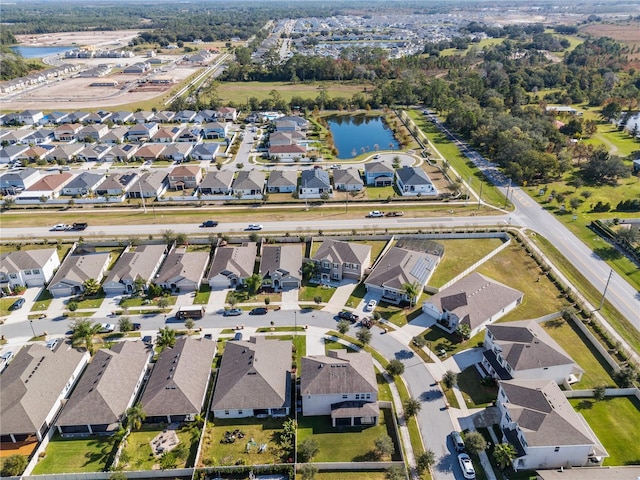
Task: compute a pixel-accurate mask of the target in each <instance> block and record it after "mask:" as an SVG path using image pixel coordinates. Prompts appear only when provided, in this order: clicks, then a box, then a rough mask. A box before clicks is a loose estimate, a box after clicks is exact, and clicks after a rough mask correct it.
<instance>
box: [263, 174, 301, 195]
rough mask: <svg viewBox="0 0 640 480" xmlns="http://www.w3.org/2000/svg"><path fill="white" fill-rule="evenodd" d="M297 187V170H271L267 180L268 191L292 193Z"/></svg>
mask: <svg viewBox="0 0 640 480" xmlns="http://www.w3.org/2000/svg"><path fill="white" fill-rule="evenodd" d="M297 188H298V172H297V171H295V170H272V171H271V173H269V178H268V180H267V192H269V193H293V192H295V191H296V189H297Z"/></svg>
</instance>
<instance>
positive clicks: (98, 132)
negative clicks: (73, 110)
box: [76, 123, 109, 141]
mask: <svg viewBox="0 0 640 480" xmlns="http://www.w3.org/2000/svg"><path fill="white" fill-rule="evenodd" d="M107 133H109V127H108V126H107V125H104V124H102V123H98V124H91V125H87V126H86V127H84V128H83V129H82V130H80V131H79V132H78V134H77V135H76V139H77V140H79V141H84V139H85V138H91V139H93V140H95V141H98V140H100V139H101V138H102V137H104V136H105V135H106V134H107Z"/></svg>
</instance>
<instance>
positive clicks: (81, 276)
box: [49, 252, 111, 289]
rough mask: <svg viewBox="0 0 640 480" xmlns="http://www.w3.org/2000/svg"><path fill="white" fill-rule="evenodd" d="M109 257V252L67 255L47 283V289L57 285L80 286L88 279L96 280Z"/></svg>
mask: <svg viewBox="0 0 640 480" xmlns="http://www.w3.org/2000/svg"><path fill="white" fill-rule="evenodd" d="M110 257H111V255H110V253H109V252H102V253H90V254H87V255H69V256H68V257H67V258H66V259H65V260H64V262H62V265H61V266H60V268H59V269H58V271H57V272H56V274H55V276H54V277H53V279H52V280H51V283H49V288H50V289H51V288H53V287H55V286H56V285H57V284H58V283H63V284H64V283H71V284H77V283H79V284H82V283H84V282H85V281H87V280H89V279H94V280H98V279H99V278H101V277H100V273H101V272H102V270H103V269H104V268H105V264H106V263H107V261H108V260H109V258H110Z"/></svg>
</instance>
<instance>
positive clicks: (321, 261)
mask: <svg viewBox="0 0 640 480" xmlns="http://www.w3.org/2000/svg"><path fill="white" fill-rule="evenodd" d="M312 260H313V261H314V262H315V263H316V264H317V265H318V275H319V276H320V281H322V282H325V283H327V282H330V281H338V282H339V281H342V279H344V278H351V279H354V280H362V277H363V276H364V274H365V271H366V270H367V269H368V268H369V267H370V266H371V245H365V244H362V243H353V242H343V241H340V240H331V239H325V240H323V241H322V245H320V248H319V249H318V251H317V252H316V253H315V254H314V255H313V257H312Z"/></svg>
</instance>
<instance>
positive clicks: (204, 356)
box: [140, 336, 216, 423]
mask: <svg viewBox="0 0 640 480" xmlns="http://www.w3.org/2000/svg"><path fill="white" fill-rule="evenodd" d="M215 354H216V342H212V341H211V340H206V339H204V338H202V339H195V338H190V337H188V336H187V337H182V338H178V339H177V340H176V343H175V345H174V346H173V347H167V348H165V349H164V350H162V352H160V355H159V357H158V360H157V361H156V363H155V365H154V367H153V371H152V372H151V375H150V377H149V381H148V382H147V385H146V387H145V389H144V393H143V394H142V399H141V400H140V403H142V409H143V410H144V412H145V413H146V415H147V418H146V420H145V421H146V422H147V423H172V422H188V421H192V420H193V419H194V418H195V417H196V415H198V414H200V412H201V411H202V408H203V407H204V400H205V397H206V395H207V389H208V387H209V381H210V380H211V362H213V357H214V356H215Z"/></svg>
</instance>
